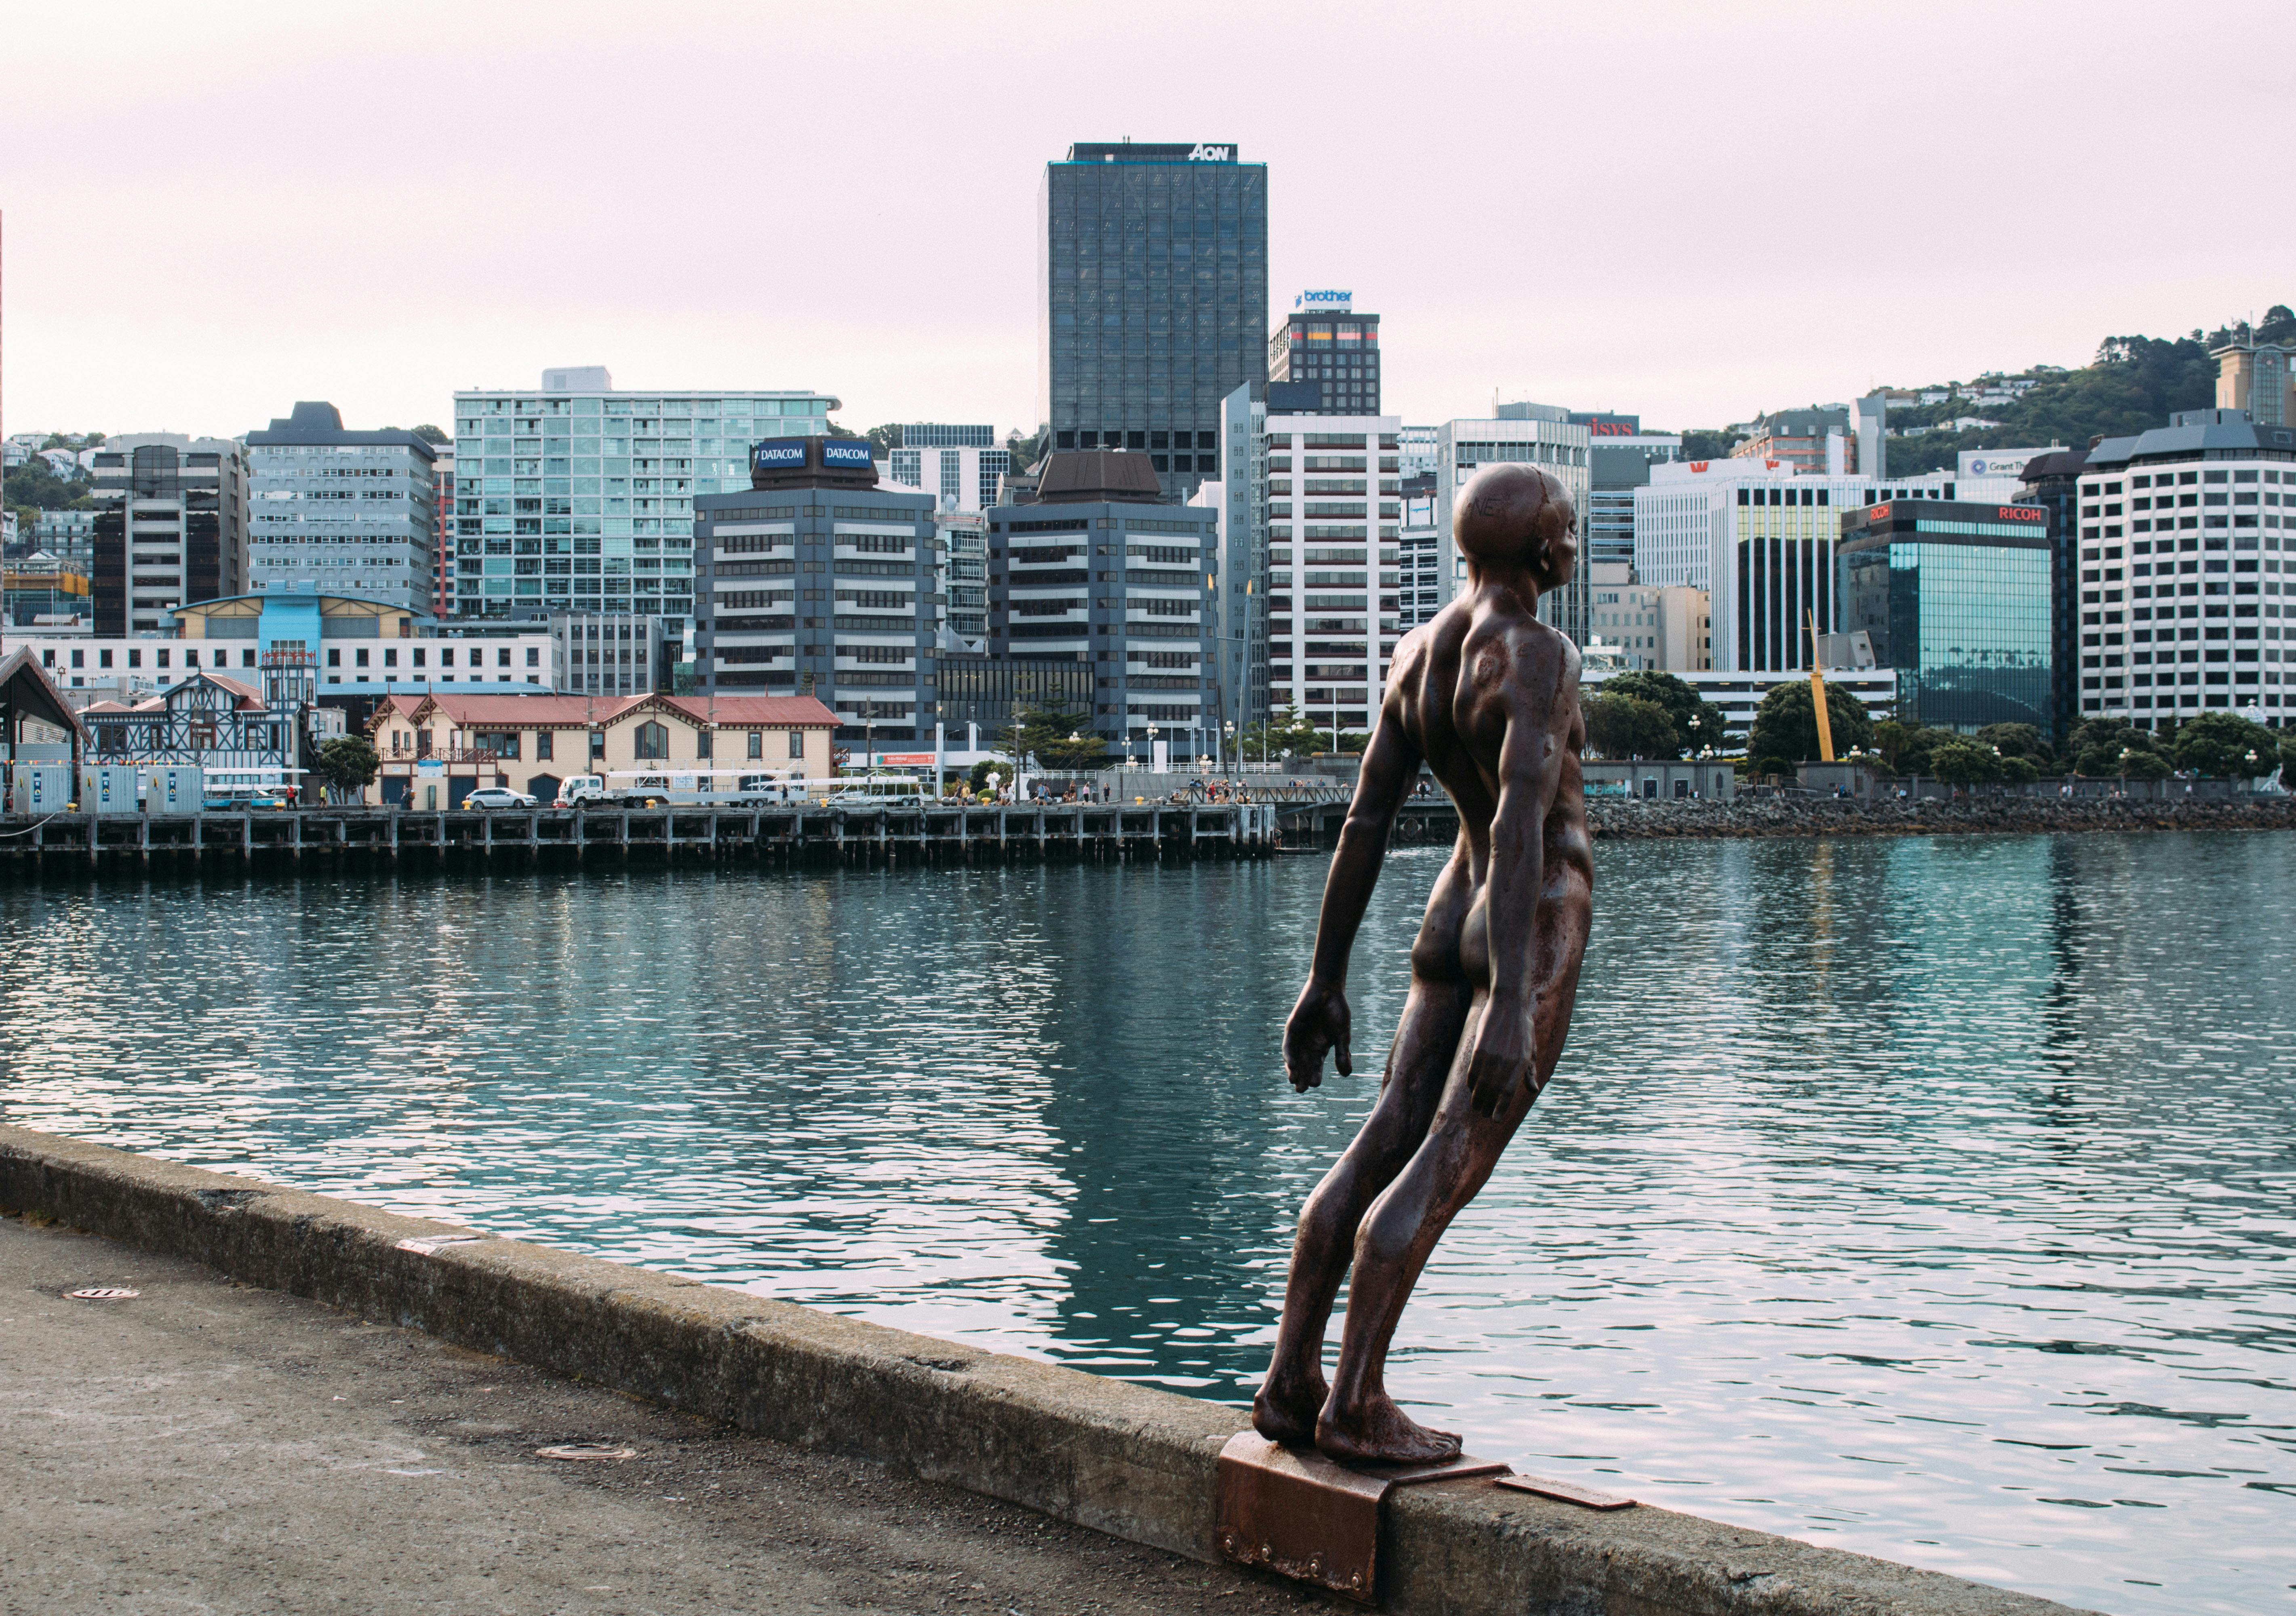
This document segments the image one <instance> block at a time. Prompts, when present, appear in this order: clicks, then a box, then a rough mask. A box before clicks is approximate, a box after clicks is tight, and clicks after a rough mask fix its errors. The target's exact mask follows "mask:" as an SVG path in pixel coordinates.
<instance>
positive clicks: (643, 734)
mask: <svg viewBox="0 0 2296 1616" xmlns="http://www.w3.org/2000/svg"><path fill="white" fill-rule="evenodd" d="M637 755H638V756H639V757H640V758H647V759H652V758H661V759H667V758H668V756H669V731H668V728H667V727H666V726H662V725H660V724H657V723H655V722H654V721H653V720H652V719H651V718H649V719H647V720H646V721H645V722H644V724H641V725H639V726H638V735H637Z"/></svg>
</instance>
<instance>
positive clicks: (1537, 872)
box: [1467, 648, 1578, 1116]
mask: <svg viewBox="0 0 2296 1616" xmlns="http://www.w3.org/2000/svg"><path fill="white" fill-rule="evenodd" d="M1517 657H1518V661H1517V665H1516V666H1515V668H1514V669H1513V670H1512V673H1511V677H1508V678H1507V679H1506V680H1505V682H1504V684H1503V685H1501V687H1500V689H1499V691H1498V696H1499V699H1500V701H1502V703H1503V704H1504V705H1505V711H1506V738H1505V741H1504V742H1502V743H1501V745H1500V747H1499V767H1498V786H1499V800H1498V811H1497V814H1496V815H1494V816H1493V817H1492V819H1491V868H1490V879H1489V882H1488V885H1487V886H1486V888H1485V890H1484V895H1483V918H1484V929H1485V935H1486V938H1487V939H1488V947H1489V952H1490V962H1491V979H1490V1002H1489V1005H1488V1007H1487V1008H1486V1009H1485V1011H1484V1013H1483V1020H1482V1024H1481V1025H1480V1027H1478V1028H1477V1029H1476V1031H1475V1047H1474V1051H1473V1053H1472V1054H1471V1055H1470V1056H1469V1058H1468V1064H1467V1081H1468V1087H1469V1090H1470V1094H1471V1095H1472V1101H1473V1103H1474V1107H1475V1109H1476V1110H1477V1111H1479V1112H1481V1113H1482V1114H1483V1115H1485V1116H1495V1115H1497V1113H1498V1112H1499V1111H1500V1109H1501V1108H1502V1107H1504V1106H1505V1105H1506V1104H1507V1103H1510V1102H1511V1101H1512V1100H1513V1098H1514V1095H1515V1093H1516V1091H1517V1089H1518V1088H1519V1087H1520V1086H1521V1084H1522V1082H1523V1081H1524V1080H1525V1079H1527V1078H1528V1077H1529V1075H1530V1071H1531V1062H1532V1059H1533V1057H1534V1054H1535V1053H1536V1050H1537V1046H1538V1032H1537V1020H1538V931H1539V928H1538V905H1539V893H1540V890H1541V889H1542V888H1543V887H1544V886H1545V884H1546V818H1547V816H1548V815H1549V814H1550V813H1552V812H1553V811H1554V795H1555V792H1556V789H1557V788H1558V786H1559V785H1560V784H1561V782H1562V759H1563V754H1564V749H1565V748H1566V747H1568V746H1570V743H1571V731H1572V723H1573V715H1574V714H1575V712H1576V710H1577V708H1578V703H1577V702H1576V701H1573V700H1571V699H1570V692H1571V688H1572V687H1574V686H1575V685H1576V683H1577V681H1576V679H1575V677H1572V674H1573V669H1571V668H1570V665H1569V662H1570V659H1569V653H1568V652H1564V653H1562V655H1561V656H1558V657H1556V658H1554V660H1553V661H1551V662H1549V661H1547V660H1544V659H1538V658H1537V657H1535V655H1534V654H1533V653H1531V652H1528V651H1527V650H1524V649H1522V648H1518V651H1517ZM1526 664H1529V665H1528V666H1526Z"/></svg>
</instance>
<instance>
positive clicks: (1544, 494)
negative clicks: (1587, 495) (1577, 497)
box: [1451, 465, 1579, 595]
mask: <svg viewBox="0 0 2296 1616" xmlns="http://www.w3.org/2000/svg"><path fill="white" fill-rule="evenodd" d="M1451 537H1452V538H1453V540H1454V541H1455V542H1456V544H1457V545H1458V546H1459V553H1460V554H1463V555H1464V556H1465V557H1466V558H1467V559H1468V560H1469V561H1470V562H1474V563H1476V564H1478V565H1480V566H1484V567H1521V568H1524V569H1525V570H1528V571H1529V573H1530V576H1531V579H1532V581H1533V582H1535V583H1536V584H1537V585H1538V592H1539V593H1540V594H1541V595H1544V594H1546V593H1547V592H1548V591H1549V590H1552V589H1560V588H1561V587H1562V586H1563V585H1565V584H1567V583H1569V582H1570V574H1571V573H1572V572H1573V571H1574V570H1576V569H1577V567H1578V565H1579V513H1578V512H1577V511H1576V510H1574V509H1572V508H1571V504H1570V495H1568V494H1566V493H1564V492H1563V489H1562V483H1561V482H1560V481H1558V480H1556V479H1555V478H1554V476H1553V475H1551V474H1550V473H1548V472H1542V471H1540V470H1539V469H1538V467H1536V466H1527V465H1494V466H1485V467H1484V468H1483V469H1482V470H1481V471H1480V472H1476V473H1475V474H1474V475H1473V476H1472V477H1471V478H1469V479H1468V480H1467V486H1466V487H1465V488H1462V489H1460V490H1459V502H1458V504H1457V505H1456V507H1454V509H1453V512H1452V516H1451Z"/></svg>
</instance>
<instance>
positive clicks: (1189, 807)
mask: <svg viewBox="0 0 2296 1616" xmlns="http://www.w3.org/2000/svg"><path fill="white" fill-rule="evenodd" d="M1280 812H1281V810H1280V809H1279V808H1277V807H1276V806H1275V804H1272V803H1251V802H1243V803H1230V802H1215V803H1201V802H1200V803H1137V804H1119V803H1095V804H1082V803H1067V804H1046V805H1044V806H1037V805H1033V804H1021V803H1016V804H1013V805H1012V806H1010V807H982V808H957V807H945V808H822V807H800V806H791V807H787V808H728V807H668V808H589V809H585V808H495V809H487V810H480V809H433V810H407V809H394V808H357V807H354V808H293V809H283V810H281V809H274V810H260V809H258V810H254V811H248V812H234V813H199V814H149V813H136V814H54V815H49V816H42V817H39V818H26V817H22V816H14V817H4V818H0V870H5V871H9V872H13V873H17V874H30V873H32V872H35V871H50V870H53V871H61V870H69V869H72V868H75V867H77V868H79V869H84V870H85V869H92V868H93V869H130V868H143V869H150V868H153V867H155V866H157V867H167V866H171V865H185V866H188V867H205V866H209V865H264V864H276V865H290V866H307V865H323V866H324V865H341V866H347V867H348V866H357V865H380V866H382V867H386V868H387V867H391V866H396V865H406V864H412V863H417V862H422V863H439V864H444V863H463V862H477V861H485V862H492V863H498V864H506V865H516V864H520V863H534V864H542V863H555V862H566V863H571V864H577V865H580V864H588V863H594V862H611V863H616V864H624V863H630V862H634V861H638V860H646V861H651V862H654V863H710V862H741V863H751V864H768V865H814V864H836V865H878V864H907V863H917V864H1009V863H1019V862H1023V861H1029V860H1067V859H1080V860H1088V861H1106V860H1116V859H1128V860H1140V859H1160V860H1166V861H1172V860H1189V859H1201V858H1259V857H1267V856H1268V855H1270V854H1272V853H1274V852H1275V850H1276V846H1277V842H1278V840H1279V831H1278V826H1277V818H1278V815H1279V813H1280Z"/></svg>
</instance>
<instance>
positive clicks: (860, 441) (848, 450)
mask: <svg viewBox="0 0 2296 1616" xmlns="http://www.w3.org/2000/svg"><path fill="white" fill-rule="evenodd" d="M820 442H821V463H822V465H823V467H824V469H826V468H828V467H831V466H834V467H836V468H838V469H839V470H840V471H852V472H865V471H867V470H869V468H870V467H871V466H873V465H874V464H875V463H876V462H875V461H874V460H873V459H871V458H870V455H869V440H868V439H866V438H824V439H821V440H820Z"/></svg>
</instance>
